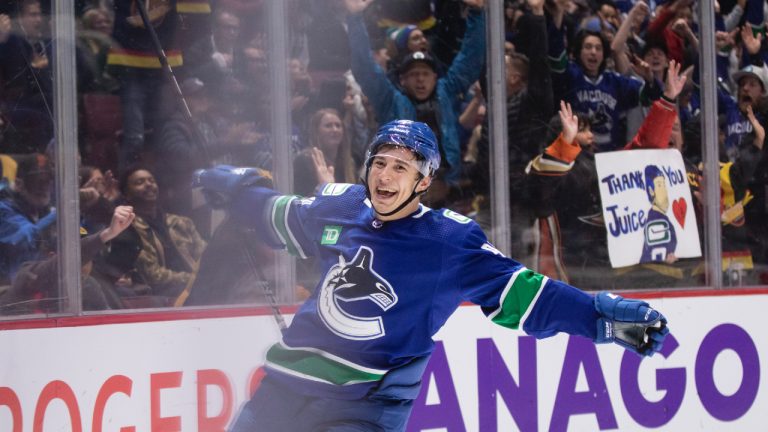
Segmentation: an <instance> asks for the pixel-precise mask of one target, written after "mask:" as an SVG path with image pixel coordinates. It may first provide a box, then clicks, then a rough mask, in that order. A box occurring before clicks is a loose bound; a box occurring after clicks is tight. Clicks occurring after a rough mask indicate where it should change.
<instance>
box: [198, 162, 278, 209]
mask: <svg viewBox="0 0 768 432" xmlns="http://www.w3.org/2000/svg"><path fill="white" fill-rule="evenodd" d="M249 186H263V187H272V176H271V175H270V173H269V172H268V171H264V170H261V169H259V168H247V167H234V166H231V165H218V166H216V167H213V168H209V169H201V170H197V171H195V174H194V176H193V178H192V187H193V188H202V191H203V195H204V196H205V200H206V202H207V203H208V205H210V206H211V207H214V208H220V207H224V206H225V205H226V204H227V203H228V202H229V200H230V198H232V197H233V196H234V195H235V194H237V192H239V191H240V190H242V189H243V188H246V187H249Z"/></svg>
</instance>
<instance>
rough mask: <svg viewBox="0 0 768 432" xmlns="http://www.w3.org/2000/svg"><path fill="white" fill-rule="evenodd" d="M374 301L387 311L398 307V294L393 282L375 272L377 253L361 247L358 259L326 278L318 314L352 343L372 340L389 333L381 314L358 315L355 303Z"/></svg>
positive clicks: (341, 261) (341, 264)
mask: <svg viewBox="0 0 768 432" xmlns="http://www.w3.org/2000/svg"><path fill="white" fill-rule="evenodd" d="M357 302H372V303H373V304H374V305H376V306H377V307H378V309H381V311H382V312H385V311H387V310H389V309H390V308H392V307H393V306H394V305H395V304H397V294H396V293H395V290H394V289H393V288H392V285H390V284H389V282H388V281H387V280H386V279H384V278H383V277H381V276H380V275H379V274H378V273H376V271H375V270H374V269H373V251H372V250H371V249H370V248H368V247H366V246H360V249H358V250H357V253H356V254H355V257H354V258H352V260H351V261H349V262H346V261H345V260H344V257H343V256H339V263H338V264H336V265H334V266H333V267H331V269H330V270H328V273H327V274H326V275H325V279H324V280H323V283H322V285H321V287H320V294H319V296H318V299H317V312H318V314H319V315H320V318H321V319H322V321H323V323H324V324H325V325H326V327H328V329H329V330H330V331H332V332H333V333H335V334H336V335H338V336H340V337H343V338H344V339H350V340H370V339H377V338H380V337H383V336H384V335H385V334H386V331H385V329H384V320H383V319H382V317H381V315H377V316H358V315H355V314H354V312H353V311H354V310H355V309H359V308H355V303H357Z"/></svg>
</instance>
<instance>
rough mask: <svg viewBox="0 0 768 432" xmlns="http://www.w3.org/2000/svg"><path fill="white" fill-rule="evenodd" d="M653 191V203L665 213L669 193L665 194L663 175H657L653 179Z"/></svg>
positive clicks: (665, 184) (665, 186)
mask: <svg viewBox="0 0 768 432" xmlns="http://www.w3.org/2000/svg"><path fill="white" fill-rule="evenodd" d="M653 192H654V197H653V205H655V206H656V207H658V208H659V209H661V211H663V212H665V213H666V212H667V208H669V194H667V182H666V180H664V177H662V176H659V177H656V178H655V179H653Z"/></svg>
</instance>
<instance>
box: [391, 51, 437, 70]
mask: <svg viewBox="0 0 768 432" xmlns="http://www.w3.org/2000/svg"><path fill="white" fill-rule="evenodd" d="M417 62H421V63H424V64H426V65H427V66H429V67H430V68H431V69H432V70H433V71H434V72H437V64H436V63H435V59H433V58H432V57H431V56H430V55H429V54H427V53H423V52H421V51H416V52H412V53H410V54H408V55H407V56H405V58H404V59H403V61H402V62H401V63H400V73H401V74H404V73H406V72H408V69H410V68H411V66H413V65H414V63H417Z"/></svg>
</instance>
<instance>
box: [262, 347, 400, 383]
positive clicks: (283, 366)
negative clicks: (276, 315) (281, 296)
mask: <svg viewBox="0 0 768 432" xmlns="http://www.w3.org/2000/svg"><path fill="white" fill-rule="evenodd" d="M267 364H268V365H269V366H270V367H272V368H274V369H277V370H279V371H281V372H283V373H286V374H289V375H293V376H296V377H299V378H303V379H309V380H312V381H319V382H326V383H329V384H335V385H350V384H357V383H361V382H371V381H379V380H381V379H382V378H383V377H384V374H385V373H386V372H387V371H386V370H379V369H371V368H366V367H364V366H360V365H356V364H354V363H352V362H349V361H346V360H344V359H342V358H340V357H337V356H334V355H332V354H329V353H326V352H323V351H321V350H317V349H310V348H290V347H287V346H285V345H283V344H282V343H277V344H275V345H272V347H271V348H270V349H269V351H267Z"/></svg>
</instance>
